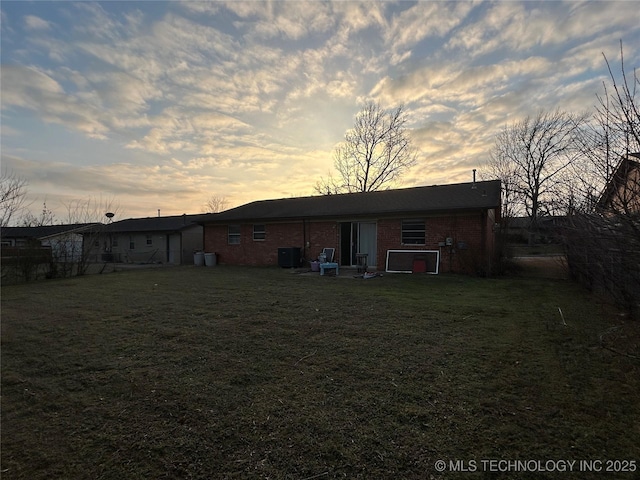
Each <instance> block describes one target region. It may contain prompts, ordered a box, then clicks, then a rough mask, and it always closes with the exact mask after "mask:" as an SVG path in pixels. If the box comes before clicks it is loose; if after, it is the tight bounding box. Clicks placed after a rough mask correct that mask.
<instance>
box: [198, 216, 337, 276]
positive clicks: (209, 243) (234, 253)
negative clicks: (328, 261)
mask: <svg viewBox="0 0 640 480" xmlns="http://www.w3.org/2000/svg"><path fill="white" fill-rule="evenodd" d="M265 231H266V235H265V237H266V238H265V239H264V240H253V224H243V225H241V228H240V244H239V245H229V241H228V229H227V225H207V226H206V227H205V240H204V248H205V251H206V252H216V253H217V254H218V261H219V262H220V263H222V264H229V265H255V266H267V265H277V264H278V249H279V248H283V247H299V248H301V249H302V256H303V258H304V259H306V260H309V259H311V260H313V259H315V258H317V257H318V255H319V254H320V252H322V249H323V248H327V247H334V248H336V249H337V246H338V238H339V237H338V224H337V223H336V222H310V221H305V222H302V221H298V222H290V223H267V224H265ZM306 265H308V264H306Z"/></svg>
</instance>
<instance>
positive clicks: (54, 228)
mask: <svg viewBox="0 0 640 480" xmlns="http://www.w3.org/2000/svg"><path fill="white" fill-rule="evenodd" d="M94 225H99V224H97V223H74V224H68V225H42V226H39V227H3V228H2V238H35V239H42V238H47V237H51V236H53V235H59V234H61V233H67V232H78V233H82V231H83V230H86V229H88V228H91V227H93V226H94Z"/></svg>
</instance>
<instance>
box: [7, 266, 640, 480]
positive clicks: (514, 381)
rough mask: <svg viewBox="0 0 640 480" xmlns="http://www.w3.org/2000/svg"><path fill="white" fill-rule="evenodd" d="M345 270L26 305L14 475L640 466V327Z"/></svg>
mask: <svg viewBox="0 0 640 480" xmlns="http://www.w3.org/2000/svg"><path fill="white" fill-rule="evenodd" d="M341 273H343V275H342V276H341V277H338V278H336V277H320V276H319V275H308V274H305V275H301V274H295V273H291V272H290V271H288V270H283V269H277V268H235V267H216V268H197V267H174V268H163V269H152V270H140V271H127V272H118V273H112V274H108V275H93V276H87V277H83V278H73V279H67V280H51V281H43V282H39V283H33V284H27V285H14V286H7V287H4V288H3V289H2V445H1V447H2V450H1V452H2V465H1V470H2V478H3V479H4V480H9V479H92V480H94V479H118V480H120V479H125V478H126V479H160V478H170V479H181V478H185V479H187V478H194V479H195V478H197V479H211V478H216V479H218V478H219V479H234V478H236V479H240V478H264V479H267V478H269V479H299V480H302V479H312V478H314V479H321V480H323V479H333V478H349V479H353V478H362V479H379V478H393V479H400V478H403V479H428V478H447V479H448V478H460V477H462V478H536V479H539V478H558V474H556V473H553V474H552V473H544V472H538V473H536V474H535V475H534V474H532V473H523V472H520V473H517V472H508V473H489V472H482V471H478V472H476V473H469V474H464V475H462V474H460V473H457V474H456V473H452V472H450V471H449V470H447V471H445V472H439V471H438V470H437V469H436V468H435V466H436V461H437V460H440V459H442V460H445V461H446V462H449V461H455V460H461V461H463V462H469V461H471V460H474V461H476V462H477V465H478V466H480V461H481V460H482V459H503V460H515V459H533V460H549V459H550V460H559V459H566V460H602V461H604V460H608V459H612V460H616V459H617V460H637V459H639V458H640V446H639V445H640V442H638V438H640V397H639V396H638V392H639V391H640V361H639V360H638V357H639V356H640V349H639V347H638V335H637V332H638V323H637V322H632V321H629V320H626V319H625V318H623V317H620V316H618V315H616V313H615V312H613V311H612V310H611V309H610V308H609V307H608V306H607V305H605V304H602V303H600V302H598V301H597V299H594V298H592V297H590V296H589V295H588V294H586V293H585V292H584V291H582V290H581V289H580V288H579V287H577V286H575V285H573V284H571V283H569V282H567V281H565V280H561V279H547V278H524V277H512V278H497V279H479V278H468V277H461V276H449V275H441V276H427V275H384V276H383V277H381V278H374V279H370V280H362V279H354V278H347V277H348V274H347V272H341ZM559 308H560V309H561V311H562V317H561V315H560V310H559ZM563 320H564V322H565V323H566V325H564V324H563ZM604 347H606V348H604ZM465 475H466V476H465ZM637 476H638V473H637V472H636V473H606V472H600V473H597V474H589V473H584V472H583V473H582V474H579V475H578V474H574V475H573V476H572V477H571V478H598V479H601V478H623V479H624V478H629V479H631V478H638V477H637ZM563 478H564V477H563Z"/></svg>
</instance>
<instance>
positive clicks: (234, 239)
mask: <svg viewBox="0 0 640 480" xmlns="http://www.w3.org/2000/svg"><path fill="white" fill-rule="evenodd" d="M228 232H229V233H228V238H229V240H228V241H229V245H239V244H240V225H229V227H228Z"/></svg>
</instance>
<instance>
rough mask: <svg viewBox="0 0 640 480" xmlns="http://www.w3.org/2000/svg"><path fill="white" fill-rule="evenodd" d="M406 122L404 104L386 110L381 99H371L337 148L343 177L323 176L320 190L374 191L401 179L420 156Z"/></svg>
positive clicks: (317, 187)
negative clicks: (412, 141) (372, 100)
mask: <svg viewBox="0 0 640 480" xmlns="http://www.w3.org/2000/svg"><path fill="white" fill-rule="evenodd" d="M406 124H407V116H406V115H405V113H404V107H403V106H402V105H401V106H399V107H398V108H396V109H395V110H392V111H389V112H386V111H385V110H383V108H382V107H381V106H380V104H379V103H374V102H367V103H366V104H365V105H364V107H363V109H362V110H361V111H360V112H359V113H358V114H357V115H356V119H355V123H354V126H353V128H352V129H350V130H348V131H347V132H346V133H345V137H344V142H342V143H341V144H339V145H338V146H337V147H336V149H335V151H334V167H335V169H336V171H337V176H338V177H339V179H335V178H334V177H333V176H332V175H331V174H330V175H329V177H328V178H327V179H321V180H320V181H319V182H318V183H316V185H315V187H314V188H315V190H316V192H318V193H320V194H331V193H345V192H370V191H375V190H382V189H384V188H385V187H389V186H391V185H392V184H393V183H394V182H396V181H397V180H399V179H400V177H401V176H402V175H403V174H404V173H405V172H406V171H407V170H408V169H409V168H411V167H412V166H414V165H415V164H416V159H417V150H416V149H415V148H414V146H413V145H412V143H411V140H410V138H409V135H408V131H407V127H406Z"/></svg>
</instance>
